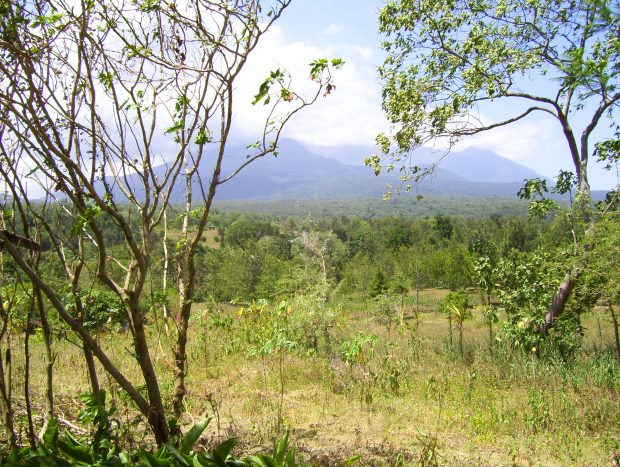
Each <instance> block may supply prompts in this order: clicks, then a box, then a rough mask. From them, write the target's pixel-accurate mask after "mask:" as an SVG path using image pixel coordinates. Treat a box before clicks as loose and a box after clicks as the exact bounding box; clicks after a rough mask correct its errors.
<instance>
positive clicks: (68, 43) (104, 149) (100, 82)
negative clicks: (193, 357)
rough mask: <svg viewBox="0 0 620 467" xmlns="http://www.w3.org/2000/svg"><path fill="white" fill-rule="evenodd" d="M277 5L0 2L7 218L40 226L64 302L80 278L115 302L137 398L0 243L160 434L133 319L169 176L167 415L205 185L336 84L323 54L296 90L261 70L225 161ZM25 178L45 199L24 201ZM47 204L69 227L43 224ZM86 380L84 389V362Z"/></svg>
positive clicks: (221, 179) (250, 155) (250, 156)
mask: <svg viewBox="0 0 620 467" xmlns="http://www.w3.org/2000/svg"><path fill="white" fill-rule="evenodd" d="M289 4H290V0H273V1H265V2H260V1H245V0H235V1H232V2H210V1H201V0H196V1H193V2H184V3H182V4H180V3H175V2H163V1H157V0H145V1H142V2H134V1H129V0H126V1H118V2H106V1H103V0H89V1H86V2H77V3H75V2H69V3H66V2H64V1H62V0H58V1H56V0H52V1H48V0H46V1H43V0H34V1H32V0H16V1H10V2H7V1H1V2H0V6H1V8H0V73H1V74H2V76H3V79H2V80H1V81H0V108H1V109H2V110H1V111H0V133H1V134H2V140H1V145H0V159H1V164H0V166H1V167H2V171H1V179H2V183H3V185H4V186H5V187H7V189H8V190H9V195H10V198H11V199H12V200H14V201H15V202H16V204H17V208H16V211H17V212H18V216H20V217H21V220H20V221H19V222H22V223H24V224H25V225H28V224H29V221H30V219H31V218H32V219H35V220H36V221H37V222H38V223H40V225H41V231H42V232H43V233H44V234H45V236H46V237H47V239H48V241H49V243H50V245H51V249H52V252H53V253H55V255H56V256H57V258H58V261H59V262H60V264H61V265H62V268H63V273H64V274H65V276H66V278H67V280H68V282H69V284H70V293H71V294H72V296H73V298H74V301H75V303H76V304H77V306H78V307H80V306H81V305H80V303H81V301H80V297H81V290H82V288H83V287H85V286H91V285H92V284H93V283H94V282H96V283H98V284H99V285H100V286H102V287H104V288H105V289H107V290H109V291H111V292H113V293H114V294H115V295H116V296H117V297H118V298H119V299H120V302H121V303H122V306H123V311H124V312H125V314H126V316H127V321H128V323H129V330H130V332H131V336H132V338H133V352H134V354H135V356H136V360H137V362H138V364H139V367H140V370H141V376H142V379H143V381H142V383H143V385H144V387H145V388H146V392H145V394H143V393H142V392H141V391H140V390H139V387H140V386H141V385H142V384H137V383H138V382H134V381H130V379H129V378H128V377H127V375H126V374H124V372H123V369H122V368H119V367H118V366H117V365H116V364H115V363H114V362H113V361H112V360H111V359H110V358H109V356H108V354H107V353H106V351H105V349H104V348H102V347H101V346H100V345H99V343H98V342H97V340H96V339H94V337H93V335H92V334H91V332H90V331H89V329H88V328H87V327H86V326H85V325H84V323H83V322H82V321H81V320H80V319H79V316H80V315H83V314H82V313H78V318H76V316H74V315H72V314H71V313H70V311H69V310H68V309H67V307H66V306H65V304H64V302H63V300H62V299H61V297H60V295H59V291H58V290H56V289H55V288H54V287H52V286H51V285H50V283H49V282H48V280H47V278H46V277H45V276H44V275H42V274H40V273H39V272H38V270H37V269H35V268H33V267H32V265H31V264H29V262H28V261H27V258H25V257H24V256H23V254H22V252H21V251H20V249H19V248H18V247H17V246H15V245H13V244H12V243H10V242H9V241H8V240H9V239H8V238H7V235H6V234H5V233H2V232H0V240H1V241H3V242H4V246H5V248H6V250H7V252H8V254H9V255H10V256H11V257H12V259H13V261H14V262H15V264H16V265H17V267H18V268H19V269H20V270H21V271H23V272H24V273H25V274H26V275H27V276H28V278H29V279H30V281H31V282H32V283H33V285H34V286H35V287H36V288H37V290H40V291H41V292H42V293H43V294H44V295H45V297H46V298H47V300H48V301H49V303H51V305H52V306H53V307H54V308H55V309H56V311H57V312H58V315H59V316H60V318H61V319H62V320H63V321H64V322H65V323H66V324H68V326H69V327H70V329H71V330H72V331H73V332H74V333H75V334H76V335H77V336H78V338H79V339H80V341H81V342H82V345H83V347H84V350H85V354H86V357H87V359H89V358H90V360H89V365H88V366H89V368H91V367H92V368H94V366H93V365H92V357H93V356H94V358H96V359H97V360H98V361H99V363H100V364H101V365H102V367H103V368H104V370H105V371H107V372H108V373H109V374H110V376H111V377H112V379H113V380H115V381H116V382H117V383H118V384H119V385H120V386H121V387H122V388H123V390H124V391H126V393H127V394H128V396H129V398H130V399H131V400H132V401H133V402H134V403H135V405H136V407H137V408H138V409H139V410H140V411H141V412H142V414H143V415H144V416H145V418H146V419H147V420H148V423H149V425H150V427H151V429H152V431H153V433H154V435H155V438H156V441H157V443H158V444H162V443H164V442H166V440H167V439H169V437H170V436H171V427H170V423H169V419H168V417H167V414H166V413H165V411H164V401H163V400H162V394H161V390H160V384H159V382H158V377H157V374H156V372H155V366H154V364H153V358H152V356H151V352H150V348H149V343H148V340H147V335H146V331H145V324H146V320H145V315H146V312H147V310H146V308H145V305H144V303H145V301H146V300H145V298H146V294H147V293H148V292H149V290H148V288H149V284H150V283H151V281H150V280H149V279H150V278H152V276H153V275H154V267H155V261H154V258H153V257H152V256H153V253H154V251H155V249H154V248H155V245H156V244H157V245H158V243H157V242H156V240H157V235H156V230H157V229H160V228H161V226H162V223H164V224H165V222H164V221H163V219H164V218H165V213H166V208H167V207H168V206H169V205H170V203H171V200H173V199H174V196H175V194H178V192H179V190H178V189H179V187H180V192H181V193H182V205H183V207H182V210H181V219H182V225H181V232H180V234H179V235H178V236H177V239H176V240H177V243H176V245H175V248H174V254H173V255H170V256H171V257H172V256H173V257H174V260H175V263H174V266H175V267H176V276H175V277H176V281H177V284H176V285H177V287H178V290H179V312H178V319H177V321H176V323H177V326H176V345H175V349H174V366H175V371H174V372H175V384H174V394H173V400H172V406H173V411H174V416H175V418H178V416H179V415H180V414H181V411H182V408H183V398H184V396H185V393H186V389H185V376H186V373H187V364H186V347H187V338H188V323H189V318H190V313H191V307H192V301H193V297H194V294H195V285H196V256H197V252H198V250H199V246H200V240H201V238H202V236H203V233H204V231H205V229H206V228H207V223H208V219H209V215H210V213H211V206H212V202H213V198H214V196H215V193H216V191H217V188H218V187H219V186H220V185H221V184H223V183H226V182H227V181H229V180H231V179H232V178H233V177H235V176H236V175H237V174H238V173H239V172H240V171H241V170H242V169H243V168H244V167H246V166H247V165H248V164H250V163H252V162H254V161H256V160H257V159H259V158H261V157H264V156H266V155H269V154H274V153H277V145H278V141H279V138H280V134H281V132H282V130H283V128H284V126H285V124H286V123H287V122H288V121H289V119H290V118H291V117H292V116H293V115H294V114H295V113H297V112H298V111H299V110H301V109H303V108H304V107H306V106H308V105H311V104H312V103H313V102H315V100H316V99H317V98H318V97H319V96H322V95H324V94H329V93H330V92H331V91H332V90H333V89H334V88H333V84H332V75H331V71H332V70H333V68H338V67H340V66H341V65H342V61H341V60H337V59H336V60H331V61H329V60H327V59H319V60H316V61H314V62H313V63H312V64H311V69H310V76H311V78H312V80H313V81H314V83H315V85H316V86H315V90H314V92H313V93H312V94H310V95H309V96H308V97H304V96H303V95H301V94H299V93H297V92H296V91H295V90H294V88H293V82H292V79H291V77H290V76H289V75H288V74H287V73H286V72H285V71H283V70H281V69H278V70H274V71H273V72H271V73H270V75H269V76H268V77H267V79H266V80H265V81H264V82H263V83H262V84H260V87H259V89H258V92H257V94H256V96H255V99H254V102H253V103H254V104H259V103H262V104H264V106H265V109H267V117H266V118H265V125H264V127H263V131H262V132H261V133H260V134H258V135H257V138H256V140H255V141H253V142H250V143H251V144H249V145H248V146H247V154H245V156H246V157H245V159H244V161H243V162H242V163H241V165H239V166H238V167H236V168H234V169H233V170H231V171H230V172H228V173H227V172H226V171H225V170H224V168H223V161H224V159H225V158H226V155H227V142H228V139H229V135H230V134H231V131H232V127H233V114H234V113H233V97H234V96H233V89H234V88H235V85H236V82H237V79H238V77H239V75H240V73H241V72H242V70H243V68H244V65H245V63H246V61H247V59H248V57H249V56H250V54H251V53H252V51H253V50H254V49H255V47H256V45H257V44H258V41H259V39H260V38H261V37H262V35H263V34H264V33H265V32H266V31H267V30H268V29H269V28H270V27H271V26H272V24H273V23H274V22H275V21H276V20H277V19H278V18H279V17H280V15H281V14H282V13H283V12H284V10H285V9H286V7H288V5H289ZM35 186H38V187H39V190H40V191H42V192H43V193H44V195H45V197H46V202H45V203H38V202H37V203H35V202H33V201H32V200H31V198H32V196H29V195H30V194H31V192H32V190H33V188H34V187H35ZM5 207H6V206H4V205H3V206H2V208H3V209H4V208H5ZM53 209H58V210H59V211H60V212H61V214H62V223H63V224H64V225H65V226H67V225H68V226H71V228H70V229H66V228H64V229H57V228H56V225H55V224H54V223H53V222H51V221H50V219H51V216H50V211H51V210H53ZM102 219H105V222H103V221H102ZM104 224H105V225H109V224H112V225H114V226H115V228H116V229H117V231H118V232H119V233H120V235H121V237H122V240H123V243H124V246H125V248H123V249H112V248H110V245H109V244H108V243H107V242H106V236H105V235H104V229H103V227H102V226H103V225H104ZM9 230H12V231H13V232H18V231H20V228H19V226H18V225H11V226H10V229H9ZM164 239H165V237H164ZM164 241H165V240H164ZM166 255H167V253H166ZM167 258H168V256H166V259H167ZM164 264H168V262H167V261H164ZM91 380H92V381H91V383H92V385H93V390H94V392H97V391H96V390H97V388H98V386H97V384H96V372H94V371H91ZM172 431H175V430H172Z"/></svg>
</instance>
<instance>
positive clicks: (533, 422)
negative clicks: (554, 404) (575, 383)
mask: <svg viewBox="0 0 620 467" xmlns="http://www.w3.org/2000/svg"><path fill="white" fill-rule="evenodd" d="M528 401H529V406H530V412H529V413H527V414H526V415H525V425H526V426H527V427H528V428H529V429H530V430H532V431H533V432H535V433H537V432H539V431H542V430H546V429H547V428H549V425H550V424H551V413H550V409H549V400H548V399H547V395H546V394H545V393H544V392H543V391H541V390H532V391H530V394H529V400H528Z"/></svg>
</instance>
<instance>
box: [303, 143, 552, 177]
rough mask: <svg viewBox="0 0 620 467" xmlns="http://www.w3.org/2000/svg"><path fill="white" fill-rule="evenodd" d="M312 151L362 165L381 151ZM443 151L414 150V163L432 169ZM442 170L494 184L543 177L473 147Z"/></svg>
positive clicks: (444, 164) (449, 160)
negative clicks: (370, 156)
mask: <svg viewBox="0 0 620 467" xmlns="http://www.w3.org/2000/svg"><path fill="white" fill-rule="evenodd" d="M306 148H307V149H309V150H310V151H311V152H314V153H316V154H320V155H321V156H323V157H327V158H330V159H333V160H336V161H338V162H341V163H343V164H346V165H357V166H361V165H363V164H364V158H365V157H368V156H369V155H371V154H376V152H377V149H376V148H373V147H372V146H362V145H359V146H357V145H338V146H329V147H325V146H317V145H306ZM442 155H443V152H441V151H434V150H432V149H428V148H420V149H417V150H416V151H414V153H413V156H412V161H414V163H415V164H418V165H423V166H430V165H432V164H433V163H435V162H437V160H438V159H439V158H440V157H442ZM440 167H441V168H442V169H445V170H449V171H451V172H454V173H455V174H458V175H459V176H460V177H462V178H464V179H466V180H469V181H471V182H483V183H486V182H492V183H510V182H519V183H522V182H523V180H525V179H526V178H534V177H539V176H540V175H538V174H537V173H536V172H534V171H533V170H532V169H530V168H528V167H526V166H524V165H521V164H519V163H517V162H514V161H512V160H510V159H506V158H505V157H502V156H499V155H497V154H495V153H494V152H492V151H488V150H486V149H481V148H477V147H475V146H472V147H469V148H467V149H464V150H462V151H455V152H451V153H450V154H448V155H447V156H446V157H445V158H443V160H442V161H441V165H440Z"/></svg>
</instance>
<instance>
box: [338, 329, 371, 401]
mask: <svg viewBox="0 0 620 467" xmlns="http://www.w3.org/2000/svg"><path fill="white" fill-rule="evenodd" d="M376 341H377V336H376V335H374V334H364V333H362V332H358V333H356V334H355V336H353V338H352V339H350V340H348V341H344V342H343V343H342V346H341V354H342V358H343V360H344V361H345V363H346V364H347V365H349V369H350V371H351V374H353V368H354V366H355V365H356V364H358V365H360V367H361V368H362V370H363V371H364V373H366V370H367V364H368V362H369V360H370V359H371V358H372V356H373V354H374V344H375V342H376ZM364 396H365V393H364V378H361V386H360V404H363V403H364V400H368V401H370V400H371V399H370V397H366V398H365V397H364Z"/></svg>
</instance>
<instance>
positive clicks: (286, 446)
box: [0, 391, 297, 467]
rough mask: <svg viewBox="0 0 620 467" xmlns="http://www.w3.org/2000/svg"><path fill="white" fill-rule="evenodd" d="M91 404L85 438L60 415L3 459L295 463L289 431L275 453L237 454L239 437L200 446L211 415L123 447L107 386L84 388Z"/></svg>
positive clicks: (224, 465)
mask: <svg viewBox="0 0 620 467" xmlns="http://www.w3.org/2000/svg"><path fill="white" fill-rule="evenodd" d="M81 399H82V401H83V402H84V403H85V405H86V409H85V410H84V411H83V412H82V414H81V415H80V417H79V419H80V421H83V422H88V423H90V424H92V425H93V428H94V430H95V431H94V432H93V433H90V434H89V435H88V436H84V437H82V438H81V439H78V438H76V437H75V436H74V435H73V434H71V432H70V431H68V430H63V431H62V432H61V431H60V430H59V423H58V420H57V419H55V418H53V419H51V420H50V421H49V422H48V425H47V428H46V430H45V433H44V434H43V437H42V442H41V443H40V444H39V445H38V446H37V448H36V449H32V448H24V449H21V450H14V451H12V452H10V453H9V455H8V456H7V457H6V458H5V459H0V460H1V461H2V465H6V466H7V467H9V466H11V467H12V466H15V467H17V466H46V465H56V466H74V465H75V466H91V465H98V466H120V465H140V466H144V467H163V466H169V467H185V466H190V465H193V466H202V467H235V466H238V467H243V466H257V467H295V466H296V465H297V464H296V461H295V455H296V452H295V448H292V447H291V446H290V443H289V436H288V433H285V434H284V436H282V438H280V439H279V440H278V441H277V443H276V444H275V446H274V450H273V453H272V454H259V455H255V456H248V457H246V458H245V459H239V458H235V457H234V456H233V455H232V450H233V448H234V447H235V445H236V440H235V439H234V438H231V439H228V440H226V441H224V442H222V443H220V444H219V445H217V446H216V447H215V448H214V449H213V450H212V451H211V452H196V451H194V447H195V445H196V442H197V441H198V440H199V438H200V436H201V435H202V433H203V432H204V430H205V429H206V427H207V425H208V424H209V422H210V421H211V419H209V418H208V419H205V420H203V421H201V422H198V423H196V424H195V425H194V426H193V427H192V428H191V429H190V430H189V431H188V432H187V433H186V434H185V435H184V436H183V437H181V438H180V439H178V440H176V442H172V440H171V441H170V442H168V443H166V444H165V445H164V446H162V447H161V448H159V449H158V450H157V451H155V452H150V451H147V450H146V449H144V448H139V449H138V450H136V451H135V452H125V451H123V450H121V449H120V447H119V440H118V438H117V435H116V429H117V428H118V421H114V420H112V419H110V418H109V417H110V416H112V415H113V414H114V409H106V407H105V391H101V392H100V394H99V395H97V396H95V395H93V394H84V395H82V397H81Z"/></svg>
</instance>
